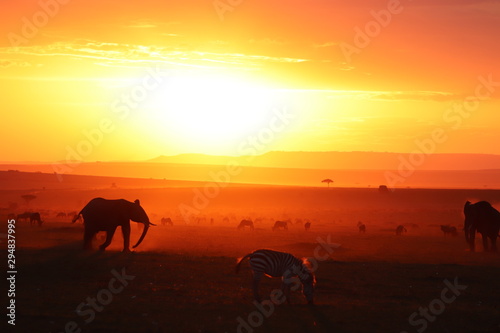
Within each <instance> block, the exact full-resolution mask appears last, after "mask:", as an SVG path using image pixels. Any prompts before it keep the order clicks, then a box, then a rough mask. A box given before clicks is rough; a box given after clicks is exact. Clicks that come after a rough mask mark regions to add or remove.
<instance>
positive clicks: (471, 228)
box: [464, 201, 500, 251]
mask: <svg viewBox="0 0 500 333" xmlns="http://www.w3.org/2000/svg"><path fill="white" fill-rule="evenodd" d="M464 215H465V221H464V232H465V240H466V241H467V243H468V244H469V246H470V250H471V251H474V250H475V237H476V231H477V232H479V233H480V234H481V235H482V236H483V246H484V250H485V251H487V250H488V238H490V239H491V250H492V251H496V240H497V237H498V232H499V230H500V212H498V210H496V209H495V208H493V207H492V206H491V204H490V203H489V202H487V201H479V202H476V203H475V204H471V203H470V202H469V201H467V202H466V203H465V206H464Z"/></svg>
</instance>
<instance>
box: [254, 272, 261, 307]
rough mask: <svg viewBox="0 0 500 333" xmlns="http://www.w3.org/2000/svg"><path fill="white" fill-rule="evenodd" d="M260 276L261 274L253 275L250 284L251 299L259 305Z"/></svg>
mask: <svg viewBox="0 0 500 333" xmlns="http://www.w3.org/2000/svg"><path fill="white" fill-rule="evenodd" d="M262 275H263V274H262V273H254V274H253V282H252V288H253V298H254V299H255V300H256V301H257V302H259V303H260V302H261V301H262V300H261V298H260V295H259V284H260V280H261V279H262Z"/></svg>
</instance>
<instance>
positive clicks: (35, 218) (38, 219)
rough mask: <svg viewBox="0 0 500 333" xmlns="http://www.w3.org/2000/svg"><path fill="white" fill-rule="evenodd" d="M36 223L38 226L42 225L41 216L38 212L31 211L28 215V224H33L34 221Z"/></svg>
mask: <svg viewBox="0 0 500 333" xmlns="http://www.w3.org/2000/svg"><path fill="white" fill-rule="evenodd" d="M35 222H36V223H38V226H39V227H41V226H42V223H43V221H42V218H41V217H40V213H38V212H36V213H31V215H30V224H31V225H33V224H34V223H35Z"/></svg>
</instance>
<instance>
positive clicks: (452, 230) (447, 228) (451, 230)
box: [441, 225, 458, 236]
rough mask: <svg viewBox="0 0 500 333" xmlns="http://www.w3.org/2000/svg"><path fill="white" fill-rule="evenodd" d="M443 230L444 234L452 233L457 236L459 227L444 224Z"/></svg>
mask: <svg viewBox="0 0 500 333" xmlns="http://www.w3.org/2000/svg"><path fill="white" fill-rule="evenodd" d="M441 231H442V232H443V234H444V235H445V236H446V235H451V236H456V235H458V233H457V228H456V227H452V226H449V225H442V226H441Z"/></svg>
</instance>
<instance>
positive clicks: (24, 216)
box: [17, 212, 31, 222]
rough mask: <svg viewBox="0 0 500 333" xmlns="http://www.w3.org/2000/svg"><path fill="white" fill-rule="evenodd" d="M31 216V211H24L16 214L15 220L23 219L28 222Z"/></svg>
mask: <svg viewBox="0 0 500 333" xmlns="http://www.w3.org/2000/svg"><path fill="white" fill-rule="evenodd" d="M30 217H31V212H24V213H22V214H17V222H20V221H21V220H24V221H25V222H28V221H29V220H30Z"/></svg>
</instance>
